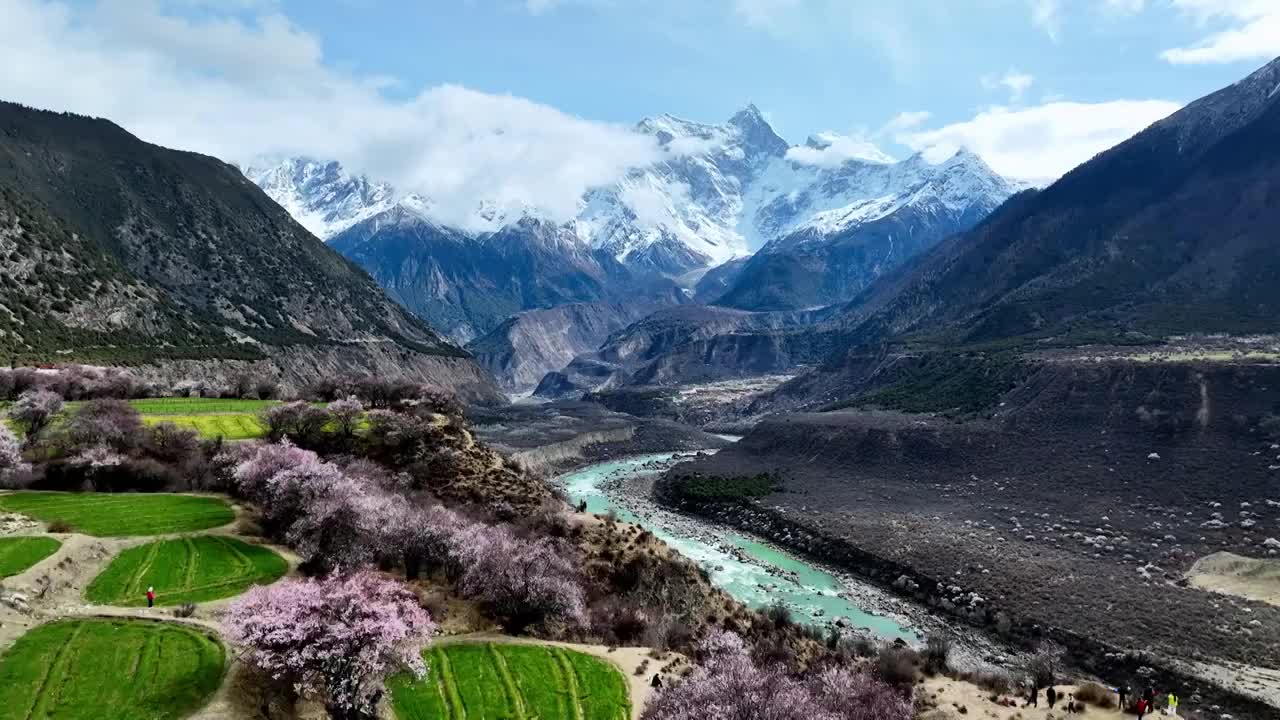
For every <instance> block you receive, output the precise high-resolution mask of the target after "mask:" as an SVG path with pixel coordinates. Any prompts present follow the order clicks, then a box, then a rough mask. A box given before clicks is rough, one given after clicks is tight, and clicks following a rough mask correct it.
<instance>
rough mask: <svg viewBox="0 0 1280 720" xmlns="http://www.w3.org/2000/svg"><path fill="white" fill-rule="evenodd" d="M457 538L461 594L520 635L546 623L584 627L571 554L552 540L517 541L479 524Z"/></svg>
mask: <svg viewBox="0 0 1280 720" xmlns="http://www.w3.org/2000/svg"><path fill="white" fill-rule="evenodd" d="M467 530H468V531H467V532H464V533H460V534H458V535H457V537H456V539H455V543H454V544H455V547H454V549H453V551H452V552H453V554H454V556H455V557H457V558H458V560H459V563H458V564H459V565H460V566H461V567H462V577H461V580H460V581H459V583H458V589H459V590H460V591H461V592H462V594H463V596H465V597H471V598H475V599H477V600H480V601H481V602H483V603H484V604H486V605H488V606H489V608H490V609H491V610H492V611H494V612H495V613H497V614H498V615H501V616H502V617H505V618H506V619H507V628H508V629H509V630H512V631H520V630H523V629H524V628H527V627H529V626H531V625H535V624H538V623H543V622H556V623H565V624H569V625H581V624H583V623H584V622H585V620H586V600H585V597H584V595H583V592H582V586H581V585H580V584H579V583H578V579H577V572H576V570H575V568H574V566H573V563H572V562H571V561H570V560H569V558H568V557H567V555H566V554H565V553H563V552H561V551H560V549H559V548H558V547H557V546H556V545H555V544H554V543H552V542H550V541H549V540H546V539H545V538H543V539H537V540H533V539H523V538H517V537H515V535H514V534H512V532H511V531H510V530H509V529H507V528H506V527H503V526H483V525H477V526H474V527H472V528H468V529H467Z"/></svg>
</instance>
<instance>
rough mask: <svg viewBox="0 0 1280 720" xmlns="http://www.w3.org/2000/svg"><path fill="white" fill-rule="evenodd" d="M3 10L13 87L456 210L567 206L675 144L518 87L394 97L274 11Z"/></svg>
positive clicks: (146, 5) (239, 155) (245, 155)
mask: <svg viewBox="0 0 1280 720" xmlns="http://www.w3.org/2000/svg"><path fill="white" fill-rule="evenodd" d="M201 1H203V0H201ZM242 7H247V6H243V5H242ZM0 17H3V18H4V22H3V23H0V67H4V68H5V71H4V72H3V73H0V97H3V98H5V99H7V100H12V101H16V102H21V103H25V104H28V105H33V106H37V107H44V108H50V109H56V110H68V111H72V112H78V113H84V114H89V115H97V116H101V117H107V118H109V119H111V120H113V121H115V122H117V123H118V124H120V125H122V126H123V127H125V128H126V129H128V130H130V131H131V132H133V133H135V134H137V135H139V136H140V137H142V138H143V139H146V140H149V141H151V142H155V143H158V144H161V145H166V146H169V147H176V148H183V149H189V150H195V151H198V152H204V153H208V154H210V155H214V156H216V157H219V158H222V159H225V160H228V161H233V162H247V161H250V160H253V159H255V158H257V157H260V156H264V155H281V154H290V155H293V154H300V155H311V156H315V157H320V158H325V159H328V158H333V159H336V160H339V161H341V162H342V163H343V164H344V165H346V166H347V167H348V168H350V169H351V170H352V171H354V172H360V173H367V174H369V175H370V176H372V177H375V178H378V179H385V180H387V181H390V182H392V183H393V184H395V185H396V186H397V187H399V188H401V189H403V190H414V191H417V192H421V193H424V194H426V195H429V196H431V197H432V199H433V200H434V201H435V206H436V207H437V208H438V212H439V219H440V220H442V221H445V222H451V223H457V224H461V223H463V222H464V221H465V220H467V219H470V218H471V217H472V213H473V211H474V210H475V208H476V207H477V206H478V205H479V203H480V202H481V201H488V202H490V203H493V204H496V205H497V206H498V208H499V209H503V210H510V211H518V210H520V209H523V208H524V207H528V206H533V207H537V208H540V209H542V210H543V211H545V212H547V213H548V214H549V215H550V216H551V217H553V218H554V219H565V220H567V219H568V218H570V217H572V215H573V214H574V213H575V212H576V211H577V206H578V203H579V201H580V199H581V196H582V193H583V192H584V191H585V190H586V189H588V188H590V187H593V186H597V185H603V184H607V183H610V182H612V181H614V180H616V179H618V178H619V177H621V176H622V175H623V174H624V173H625V172H626V171H627V170H628V169H629V168H632V167H637V166H641V165H645V164H648V163H651V162H653V161H655V160H658V159H660V158H662V157H663V153H662V151H661V150H660V149H659V148H658V147H657V145H656V142H655V141H654V140H653V138H651V137H647V136H643V135H640V134H638V133H635V132H633V131H632V130H631V129H629V128H625V127H619V126H614V125H608V124H602V123H596V122H590V121H587V120H583V119H581V118H577V117H573V116H571V115H567V114H565V113H562V112H560V111H558V110H556V109H554V108H551V107H548V106H545V105H540V104H538V103H534V102H531V101H529V100H526V99H522V98H519V97H513V96H510V95H490V94H485V93H481V92H476V91H473V90H469V89H467V88H463V87H457V86H441V87H434V88H429V89H425V90H422V91H420V92H418V93H417V94H416V95H413V96H411V97H410V98H408V99H405V100H396V99H391V98H389V97H388V96H387V95H386V94H385V93H384V90H385V89H386V88H387V87H388V85H389V84H391V83H392V82H393V81H392V80H390V79H388V78H384V77H369V76H358V75H353V74H350V73H346V72H343V71H340V70H337V69H335V68H333V67H332V66H330V65H329V64H327V63H326V62H325V61H324V57H323V52H322V47H321V44H320V42H319V41H318V40H317V39H316V38H315V37H314V36H312V35H310V34H309V33H307V32H305V31H304V30H302V29H300V28H298V27H297V26H295V25H293V24H292V23H291V22H290V21H289V20H288V18H286V17H284V16H283V15H280V14H277V13H274V12H269V11H268V12H266V14H260V15H258V16H256V17H255V18H254V19H252V20H241V19H236V18H235V17H231V16H226V15H217V14H213V11H212V10H210V11H209V12H203V13H201V19H199V20H193V19H190V18H184V17H181V16H178V15H173V14H169V13H167V12H165V11H164V9H163V8H162V7H161V6H160V5H159V4H157V3H155V2H147V1H146V0H132V1H130V0H103V1H102V2H100V3H99V4H98V5H97V6H93V7H89V8H79V9H72V7H70V6H68V5H63V4H60V3H54V2H38V1H37V0H0ZM264 70H265V71H264Z"/></svg>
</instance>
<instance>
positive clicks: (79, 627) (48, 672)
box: [25, 623, 85, 720]
mask: <svg viewBox="0 0 1280 720" xmlns="http://www.w3.org/2000/svg"><path fill="white" fill-rule="evenodd" d="M84 627H85V626H84V624H83V623H77V624H76V629H75V630H74V631H72V633H71V637H69V638H67V640H66V642H64V643H62V647H60V648H58V652H56V653H54V656H53V662H51V663H49V667H47V668H45V671H44V675H43V676H42V677H41V678H40V685H39V687H37V688H36V691H35V694H34V695H33V698H34V699H33V700H32V703H31V707H30V708H29V709H28V710H27V714H26V716H25V717H26V720H31V718H32V717H33V716H34V715H35V712H36V710H38V709H39V708H40V701H41V700H43V699H44V692H45V688H47V687H48V685H49V678H50V677H52V676H53V672H54V670H56V669H57V668H58V666H60V665H61V664H62V658H63V656H65V655H66V653H67V649H68V648H69V647H71V646H72V645H73V644H75V641H76V640H77V639H78V638H79V637H80V633H81V632H82V631H83V630H84Z"/></svg>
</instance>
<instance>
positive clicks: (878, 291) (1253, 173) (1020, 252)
mask: <svg viewBox="0 0 1280 720" xmlns="http://www.w3.org/2000/svg"><path fill="white" fill-rule="evenodd" d="M1277 87H1280V61H1276V62H1272V63H1271V64H1269V65H1267V66H1266V67H1264V68H1262V69H1261V70H1259V71H1257V72H1256V73H1254V74H1253V75H1251V76H1249V77H1248V78H1246V79H1244V80H1242V81H1240V82H1239V83H1236V84H1235V85H1232V86H1230V87H1228V88H1225V89H1223V90H1221V91H1219V92H1217V93H1214V94H1212V95H1210V96H1207V97H1205V98H1202V99H1201V100H1198V101H1196V102H1194V103H1192V104H1191V105H1189V106H1187V107H1186V108H1184V109H1183V110H1181V111H1179V112H1178V113H1175V114H1174V115H1172V116H1170V117H1168V118H1166V119H1164V120H1162V121H1160V122H1158V123H1156V124H1154V125H1152V126H1151V127H1150V128H1148V129H1147V130H1144V131H1143V132H1142V133H1139V134H1138V135H1137V136H1135V137H1133V138H1132V139H1130V140H1128V141H1126V142H1124V143H1121V144H1120V145H1118V146H1116V147H1114V148H1112V149H1110V150H1108V151H1106V152H1104V153H1102V154H1101V155H1099V156H1097V157H1096V158H1094V159H1093V160H1091V161H1089V162H1088V163H1085V164H1084V165H1082V166H1080V167H1079V168H1077V169H1076V170H1074V171H1072V172H1071V173H1069V174H1068V175H1066V176H1065V177H1063V178H1062V179H1061V180H1059V181H1058V182H1057V183H1055V184H1053V185H1052V186H1050V187H1049V188H1047V189H1045V190H1044V191H1042V192H1040V193H1024V194H1023V195H1020V196H1018V197H1016V198H1015V199H1013V200H1011V201H1010V202H1009V203H1007V204H1006V205H1005V206H1004V207H1002V208H1001V209H1000V210H999V211H997V212H996V213H995V214H994V215H992V216H991V217H990V218H989V219H988V220H986V221H985V222H983V223H982V224H981V225H979V226H978V227H977V228H975V229H974V230H972V231H970V232H968V233H965V234H962V235H959V236H957V237H955V238H952V239H951V240H948V241H946V242H944V243H943V244H942V245H940V246H939V247H938V248H936V249H935V250H934V251H933V252H930V253H928V254H927V255H925V256H922V257H921V258H920V259H919V261H918V262H916V263H914V264H913V266H912V267H910V268H909V269H908V270H907V271H905V272H902V273H898V274H897V276H896V277H893V278H890V279H888V280H887V281H885V282H881V283H879V284H877V285H876V286H874V287H872V288H871V289H870V290H869V291H868V292H867V293H865V294H864V295H863V296H862V297H860V298H859V299H858V301H856V302H855V304H853V305H852V306H851V309H850V311H849V312H848V315H847V320H848V322H849V325H850V328H851V338H850V339H851V340H852V341H853V342H854V343H861V342H866V341H875V340H877V339H880V338H884V337H888V336H897V335H903V334H910V335H913V336H916V337H922V338H929V339H935V340H940V341H947V342H953V343H955V342H959V343H973V342H989V341H995V340H1004V339H1008V338H1041V337H1053V338H1057V339H1059V340H1062V341H1066V342H1070V341H1071V339H1072V338H1073V337H1078V338H1082V339H1087V338H1103V339H1116V338H1123V337H1125V336H1126V334H1128V333H1140V334H1142V335H1150V336H1163V335H1168V334H1175V333H1187V332H1229V333H1253V332H1266V331H1274V330H1275V327H1276V326H1275V317H1276V314H1277V312H1278V311H1280V283H1277V282H1275V278H1277V277H1280V247H1277V244H1276V228H1277V227H1280V143H1277V139H1280V94H1277V92H1276V89H1277Z"/></svg>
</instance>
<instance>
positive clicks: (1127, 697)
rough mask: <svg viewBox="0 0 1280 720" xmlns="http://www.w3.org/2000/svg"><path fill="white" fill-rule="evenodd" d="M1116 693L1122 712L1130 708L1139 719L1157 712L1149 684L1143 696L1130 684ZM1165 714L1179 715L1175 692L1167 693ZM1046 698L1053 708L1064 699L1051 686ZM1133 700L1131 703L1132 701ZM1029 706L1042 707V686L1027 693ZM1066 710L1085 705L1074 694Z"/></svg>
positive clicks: (1080, 709)
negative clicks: (1135, 694)
mask: <svg viewBox="0 0 1280 720" xmlns="http://www.w3.org/2000/svg"><path fill="white" fill-rule="evenodd" d="M1116 694H1117V695H1119V696H1120V712H1126V711H1128V710H1129V709H1130V708H1132V709H1133V711H1134V712H1136V713H1137V715H1138V720H1142V718H1144V717H1146V716H1147V715H1148V714H1152V715H1154V714H1155V713H1156V712H1157V706H1156V689H1155V688H1154V687H1152V686H1151V685H1148V686H1147V688H1146V690H1144V691H1143V692H1142V696H1141V697H1135V696H1134V694H1133V689H1132V688H1130V687H1129V686H1128V685H1121V686H1120V687H1118V688H1116ZM1164 697H1165V703H1166V705H1165V714H1166V715H1171V716H1177V714H1178V696H1177V695H1176V694H1175V693H1172V692H1170V693H1167V694H1165V696H1164ZM1045 699H1046V700H1048V701H1049V707H1050V708H1053V706H1054V705H1055V704H1057V702H1058V701H1059V700H1061V699H1062V696H1061V694H1060V693H1059V692H1058V690H1057V688H1055V687H1053V686H1050V687H1049V688H1048V689H1047V690H1045ZM1131 700H1132V701H1133V703H1132V705H1130V701H1131ZM1027 707H1040V688H1038V687H1036V686H1035V684H1034V683H1033V684H1032V686H1031V692H1030V694H1028V695H1027ZM1066 711H1067V712H1068V713H1074V712H1083V711H1084V705H1083V704H1082V703H1080V702H1078V701H1077V700H1076V699H1075V696H1074V695H1071V696H1069V697H1068V698H1067V706H1066Z"/></svg>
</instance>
